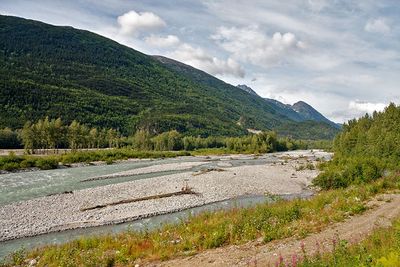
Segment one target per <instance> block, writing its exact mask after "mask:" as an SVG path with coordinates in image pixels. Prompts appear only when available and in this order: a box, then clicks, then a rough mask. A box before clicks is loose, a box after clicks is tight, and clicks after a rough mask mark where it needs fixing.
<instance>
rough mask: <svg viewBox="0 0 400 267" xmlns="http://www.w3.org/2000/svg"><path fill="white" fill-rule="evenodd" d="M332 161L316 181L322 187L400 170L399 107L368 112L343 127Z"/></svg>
mask: <svg viewBox="0 0 400 267" xmlns="http://www.w3.org/2000/svg"><path fill="white" fill-rule="evenodd" d="M333 151H334V152H335V154H334V158H333V160H332V161H330V162H328V163H325V164H324V165H323V166H322V167H323V170H324V171H323V173H322V174H321V175H319V176H318V177H317V178H316V179H315V180H314V183H315V184H316V185H318V186H320V187H322V188H338V187H346V186H348V185H350V184H354V183H356V184H359V183H366V182H369V181H371V180H375V179H378V178H380V177H382V176H385V175H389V174H390V173H394V172H396V171H398V170H399V165H398V162H399V161H400V106H396V105H395V104H393V103H392V104H390V105H389V106H388V107H387V108H386V109H385V110H384V111H383V112H374V113H373V114H372V115H369V114H366V115H365V116H363V117H361V118H359V119H353V120H350V121H349V122H348V123H346V124H345V125H344V126H343V130H342V132H341V133H340V134H339V135H337V137H336V138H335V140H334V143H333Z"/></svg>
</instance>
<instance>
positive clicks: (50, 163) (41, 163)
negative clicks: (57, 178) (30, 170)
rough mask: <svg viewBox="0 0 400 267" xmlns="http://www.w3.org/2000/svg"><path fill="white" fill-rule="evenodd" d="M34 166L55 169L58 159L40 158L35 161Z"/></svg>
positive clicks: (42, 168)
mask: <svg viewBox="0 0 400 267" xmlns="http://www.w3.org/2000/svg"><path fill="white" fill-rule="evenodd" d="M35 166H36V167H38V168H39V169H41V170H51V169H57V167H58V160H57V159H56V158H41V159H38V160H37V161H36V163H35Z"/></svg>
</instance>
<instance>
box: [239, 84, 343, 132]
mask: <svg viewBox="0 0 400 267" xmlns="http://www.w3.org/2000/svg"><path fill="white" fill-rule="evenodd" d="M237 87H238V88H240V89H242V90H244V91H246V92H248V93H249V94H253V95H254V94H255V95H257V93H256V92H255V91H254V90H253V89H251V88H250V87H248V86H247V85H238V86H237ZM264 100H265V101H266V102H268V103H269V104H270V105H271V106H272V108H273V109H274V110H275V111H276V113H279V114H281V115H284V116H286V117H288V118H289V119H291V120H293V121H297V122H303V121H315V122H323V123H327V124H329V125H331V126H332V127H334V128H337V129H340V128H341V126H340V125H339V124H337V123H334V122H333V121H330V120H329V119H327V118H326V117H324V115H322V114H321V113H319V112H318V111H317V110H316V109H315V108H313V107H312V106H311V105H309V104H307V103H306V102H303V101H299V102H297V103H295V104H293V105H288V104H283V103H282V102H279V101H278V100H275V99H271V98H264Z"/></svg>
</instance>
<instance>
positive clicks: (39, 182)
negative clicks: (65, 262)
mask: <svg viewBox="0 0 400 267" xmlns="http://www.w3.org/2000/svg"><path fill="white" fill-rule="evenodd" d="M299 153H300V152H299ZM277 155H279V154H267V155H262V156H260V157H254V156H248V155H242V156H232V157H211V158H206V157H179V158H172V159H155V160H139V161H126V162H123V163H119V164H113V165H100V166H85V167H76V168H65V169H56V170H48V171H33V172H21V173H11V174H3V175H0V206H2V205H7V204H10V203H14V202H18V201H23V200H29V199H33V198H37V197H43V196H46V195H49V194H56V193H62V192H65V191H74V190H80V189H84V188H92V187H98V186H103V185H107V184H115V183H121V182H126V181H132V180H137V179H147V178H151V177H157V176H162V175H166V174H174V173H180V172H188V171H189V172H194V171H199V170H202V169H205V168H216V167H220V166H223V168H229V167H237V166H243V165H259V164H266V163H274V162H278V161H279V158H278V157H277ZM177 162H201V163H203V164H201V165H197V166H195V167H192V168H188V169H186V170H169V171H163V172H155V173H146V174H139V175H132V176H127V177H120V178H113V179H104V180H95V181H90V182H81V181H82V180H85V179H88V178H91V177H96V176H101V175H110V174H113V173H117V172H121V171H127V170H134V169H138V168H143V167H150V166H155V165H159V164H168V163H177ZM306 196H309V193H307V192H305V194H304V195H293V196H286V197H306ZM265 201H270V199H266V197H264V196H247V197H240V198H237V199H234V200H226V201H221V202H217V203H213V204H208V205H205V206H202V207H197V208H191V209H188V210H185V211H181V212H175V213H171V214H165V215H159V216H154V217H151V218H146V219H141V220H137V221H134V222H128V223H123V224H118V225H107V226H100V227H92V228H82V229H75V230H68V231H62V232H56V233H49V234H44V235H39V236H35V237H29V238H21V239H16V240H11V241H5V242H0V259H1V258H4V257H5V256H6V255H8V254H10V253H11V252H13V251H15V250H17V249H20V248H26V249H30V248H33V247H35V246H40V245H46V244H59V243H63V242H66V241H70V240H73V239H76V238H79V237H82V236H87V235H95V234H106V233H116V232H121V231H126V230H128V229H130V230H143V229H148V230H150V229H154V228H157V227H160V225H162V224H165V223H176V222H180V221H181V220H183V219H185V218H187V216H188V215H189V214H196V213H199V212H202V211H205V210H216V209H227V208H231V207H233V206H249V205H254V204H256V203H261V202H265ZM0 220H1V218H0ZM0 231H1V229H0Z"/></svg>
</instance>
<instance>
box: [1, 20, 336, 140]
mask: <svg viewBox="0 0 400 267" xmlns="http://www.w3.org/2000/svg"><path fill="white" fill-rule="evenodd" d="M163 59H165V58H163ZM0 78H1V79H0V128H1V127H12V128H20V127H22V125H23V124H24V123H25V122H26V121H27V120H31V121H36V120H38V119H39V118H43V117H44V116H49V117H51V118H57V117H61V118H62V119H63V120H64V121H65V122H67V123H69V122H71V121H72V120H74V119H76V120H78V121H80V122H82V123H86V124H88V125H90V126H96V127H101V128H105V127H107V128H109V127H111V128H115V129H118V130H119V131H121V132H122V133H123V134H130V133H132V132H134V131H135V130H136V129H139V128H145V129H149V130H150V131H151V132H154V133H159V132H163V131H167V130H171V129H176V130H178V131H179V132H181V133H185V134H191V135H204V136H206V135H240V134H244V133H246V129H247V128H257V129H260V130H268V129H269V130H270V129H277V130H278V131H282V132H285V133H288V135H291V136H296V137H299V138H307V139H315V138H331V137H332V136H333V135H334V134H335V133H336V130H335V129H334V128H332V127H330V126H327V125H325V124H312V125H308V128H310V127H311V128H313V129H314V130H315V132H317V133H318V134H317V135H316V136H315V135H312V136H310V135H309V134H308V133H307V132H305V133H304V134H303V132H301V129H302V127H298V126H301V125H298V124H296V123H295V122H293V120H291V119H289V118H288V117H286V116H284V115H281V114H278V113H276V112H275V111H274V109H273V108H272V107H271V106H270V105H269V104H268V103H266V102H265V101H264V100H263V99H262V98H261V97H259V96H254V95H249V94H248V93H246V92H244V91H242V90H240V89H239V88H236V87H235V86H232V85H229V84H226V83H224V82H223V81H221V80H218V79H217V78H215V77H213V76H211V75H208V74H207V73H205V72H202V71H199V70H197V69H194V68H192V67H190V66H187V65H184V64H182V63H179V62H176V61H172V60H168V59H165V60H161V58H154V57H152V56H147V55H145V54H142V53H140V52H138V51H136V50H134V49H131V48H128V47H126V46H123V45H120V44H118V43H117V42H114V41H112V40H110V39H107V38H105V37H102V36H99V35H96V34H94V33H91V32H88V31H83V30H77V29H74V28H72V27H59V26H52V25H48V24H45V23H41V22H37V21H32V20H26V19H22V18H17V17H11V16H0ZM321 128H324V129H325V130H326V131H319V130H318V129H321Z"/></svg>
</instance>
